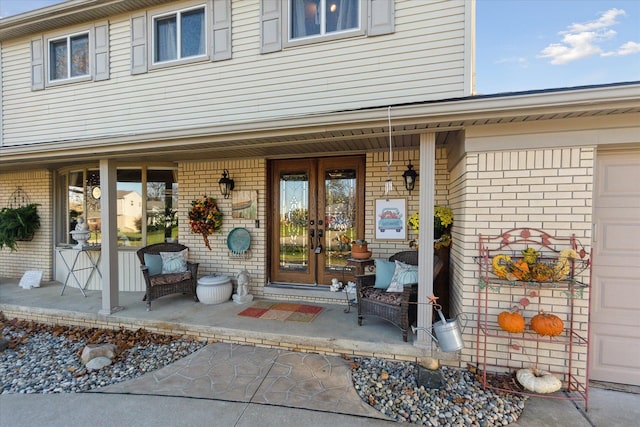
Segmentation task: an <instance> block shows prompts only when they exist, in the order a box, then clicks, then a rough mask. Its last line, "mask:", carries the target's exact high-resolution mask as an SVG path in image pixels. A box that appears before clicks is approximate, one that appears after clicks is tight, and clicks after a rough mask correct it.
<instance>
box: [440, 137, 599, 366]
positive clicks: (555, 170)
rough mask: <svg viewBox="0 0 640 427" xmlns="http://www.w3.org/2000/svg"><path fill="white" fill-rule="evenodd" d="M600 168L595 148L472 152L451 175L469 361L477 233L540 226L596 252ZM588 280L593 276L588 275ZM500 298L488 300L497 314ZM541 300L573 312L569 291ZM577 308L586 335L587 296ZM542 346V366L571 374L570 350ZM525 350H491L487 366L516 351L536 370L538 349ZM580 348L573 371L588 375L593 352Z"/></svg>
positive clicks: (458, 290) (457, 309)
mask: <svg viewBox="0 0 640 427" xmlns="http://www.w3.org/2000/svg"><path fill="white" fill-rule="evenodd" d="M593 169H594V148H593V147H581V148H566V149H563V148H559V149H541V150H522V151H505V152H482V153H470V154H467V156H466V157H465V158H464V159H463V160H462V161H461V162H459V163H458V164H457V165H456V166H455V167H454V169H453V170H452V171H451V180H450V194H451V198H450V204H451V206H452V207H453V208H454V211H455V216H456V220H455V223H454V229H453V241H454V245H453V248H452V251H451V258H452V266H453V269H452V304H453V313H465V314H466V315H467V316H468V317H469V318H470V322H469V324H470V326H471V327H468V328H467V329H466V334H465V337H464V339H465V342H466V343H467V345H466V347H465V349H464V350H463V362H466V361H472V360H473V361H475V358H476V357H475V334H476V327H475V324H476V321H475V320H476V314H477V305H478V302H479V301H478V290H479V284H478V267H477V263H476V258H475V257H477V255H478V234H479V233H482V234H483V235H486V236H497V235H499V234H501V233H503V232H505V231H507V230H509V229H512V228H520V227H529V228H538V229H542V230H544V231H546V232H548V233H549V234H551V235H556V236H562V237H569V236H571V235H572V234H575V235H576V237H577V239H578V241H579V242H580V244H582V245H583V246H584V247H585V248H586V249H587V250H590V246H591V223H592V218H591V215H592V213H591V203H592V188H593V179H594V170H593ZM585 274H586V273H585ZM581 279H583V280H585V281H586V280H587V279H588V278H587V277H584V275H583V277H581ZM501 298H504V296H503V295H500V294H499V293H495V292H493V293H491V295H490V297H489V300H490V303H489V304H490V305H491V304H493V305H494V306H491V307H490V311H491V310H493V311H494V312H495V313H494V314H497V312H498V311H500V310H501V309H500V308H499V307H500V305H499V301H501ZM541 300H542V301H543V302H544V307H545V310H546V311H550V312H556V313H559V314H560V315H561V316H565V313H567V310H568V309H567V305H568V303H567V297H566V295H565V294H563V293H562V292H559V291H545V292H544V294H543V295H542V298H541ZM574 303H575V304H576V307H577V308H576V312H577V316H576V324H577V327H578V329H579V331H580V333H581V334H582V335H583V336H585V337H586V336H587V319H588V295H587V294H585V296H584V298H577V299H574ZM536 345H538V346H539V348H538V352H537V354H538V356H539V357H540V360H536V362H537V363H538V366H539V367H540V368H542V369H545V368H547V369H551V368H554V367H555V368H557V369H558V370H560V371H562V369H568V368H567V366H566V364H567V360H566V351H567V348H566V346H564V345H559V344H556V343H551V342H549V343H543V344H536ZM518 347H521V348H520V349H519V350H516V349H515V348H514V347H511V346H508V345H496V346H495V348H493V347H491V348H489V349H488V350H489V352H488V357H489V360H488V361H489V362H491V363H492V364H498V365H500V364H502V363H506V360H505V354H507V353H509V354H510V356H511V360H512V362H513V360H518V357H520V358H521V363H522V365H523V366H530V365H531V364H532V357H534V356H532V352H531V351H527V349H526V348H524V347H523V346H518ZM575 350H576V354H577V356H576V357H577V359H578V360H577V362H575V363H574V364H573V366H572V371H573V372H572V373H573V374H575V375H578V376H579V377H584V375H585V373H586V363H585V361H586V347H578V348H576V349H575ZM518 353H519V354H520V356H518ZM560 367H562V369H559V368H560Z"/></svg>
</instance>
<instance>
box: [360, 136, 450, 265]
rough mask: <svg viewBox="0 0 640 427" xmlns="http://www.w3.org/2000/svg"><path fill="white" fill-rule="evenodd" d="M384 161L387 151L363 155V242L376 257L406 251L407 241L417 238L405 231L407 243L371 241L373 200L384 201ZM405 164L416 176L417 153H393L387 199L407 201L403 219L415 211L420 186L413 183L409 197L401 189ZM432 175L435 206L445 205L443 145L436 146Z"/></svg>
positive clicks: (446, 183)
mask: <svg viewBox="0 0 640 427" xmlns="http://www.w3.org/2000/svg"><path fill="white" fill-rule="evenodd" d="M388 159H389V152H388V151H379V152H370V153H367V181H366V193H365V210H366V220H365V233H366V234H365V239H366V240H367V241H369V242H370V243H369V250H371V251H372V252H373V253H374V256H375V257H376V258H387V257H389V256H391V255H393V254H394V253H396V252H399V251H404V250H409V249H410V248H409V241H411V240H412V239H415V238H416V237H417V236H416V234H415V233H414V232H413V231H412V230H411V229H409V230H408V233H407V240H402V241H401V240H396V241H394V240H389V241H383V240H378V241H376V240H375V220H376V218H375V206H376V205H375V203H376V199H380V198H384V189H385V181H386V180H387V163H388V161H389V160H388ZM409 161H411V163H412V164H413V165H414V170H415V171H416V172H418V174H420V166H419V162H420V156H419V152H418V150H404V151H394V158H393V162H392V163H391V179H392V181H393V191H392V193H391V194H390V196H389V197H391V198H406V199H407V216H409V215H411V214H413V213H414V212H415V211H416V210H418V207H419V203H420V202H419V195H420V184H419V183H417V184H416V186H415V188H414V190H413V191H412V192H411V194H409V192H408V191H407V189H406V188H405V186H404V179H403V178H402V174H403V173H404V171H406V170H407V165H408V164H409ZM435 174H436V181H435V204H436V205H444V206H448V205H449V202H448V198H449V173H448V171H447V151H446V149H445V147H443V146H438V147H436V169H435ZM418 180H420V177H418ZM405 220H406V218H405Z"/></svg>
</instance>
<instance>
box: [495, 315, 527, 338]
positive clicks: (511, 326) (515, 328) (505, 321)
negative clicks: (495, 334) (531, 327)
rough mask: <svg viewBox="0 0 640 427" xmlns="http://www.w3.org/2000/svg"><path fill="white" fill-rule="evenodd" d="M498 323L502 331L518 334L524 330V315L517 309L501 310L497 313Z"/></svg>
mask: <svg viewBox="0 0 640 427" xmlns="http://www.w3.org/2000/svg"><path fill="white" fill-rule="evenodd" d="M498 325H499V326H500V328H501V329H502V330H503V331H507V332H510V333H512V334H520V333H522V332H524V317H522V314H520V313H518V312H517V311H514V312H511V311H503V312H502V313H500V314H498Z"/></svg>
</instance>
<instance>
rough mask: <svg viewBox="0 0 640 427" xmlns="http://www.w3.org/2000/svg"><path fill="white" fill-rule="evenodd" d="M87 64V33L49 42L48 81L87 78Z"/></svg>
mask: <svg viewBox="0 0 640 427" xmlns="http://www.w3.org/2000/svg"><path fill="white" fill-rule="evenodd" d="M89 64H90V62H89V33H88V32H86V33H81V34H74V35H69V36H66V37H61V38H56V39H51V40H49V81H52V82H53V81H57V80H69V79H74V78H78V77H85V76H88V75H89V74H90V68H89Z"/></svg>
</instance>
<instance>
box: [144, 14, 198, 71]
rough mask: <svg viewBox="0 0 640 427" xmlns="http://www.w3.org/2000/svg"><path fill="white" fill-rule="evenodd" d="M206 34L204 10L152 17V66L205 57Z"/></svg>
mask: <svg viewBox="0 0 640 427" xmlns="http://www.w3.org/2000/svg"><path fill="white" fill-rule="evenodd" d="M205 34H206V20H205V8H204V7H199V8H196V9H187V10H181V11H177V12H173V13H170V14H165V15H160V16H155V17H153V63H154V64H158V63H164V62H169V61H177V60H181V59H186V58H193V57H197V56H204V55H206V52H207V37H206V35H205Z"/></svg>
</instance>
